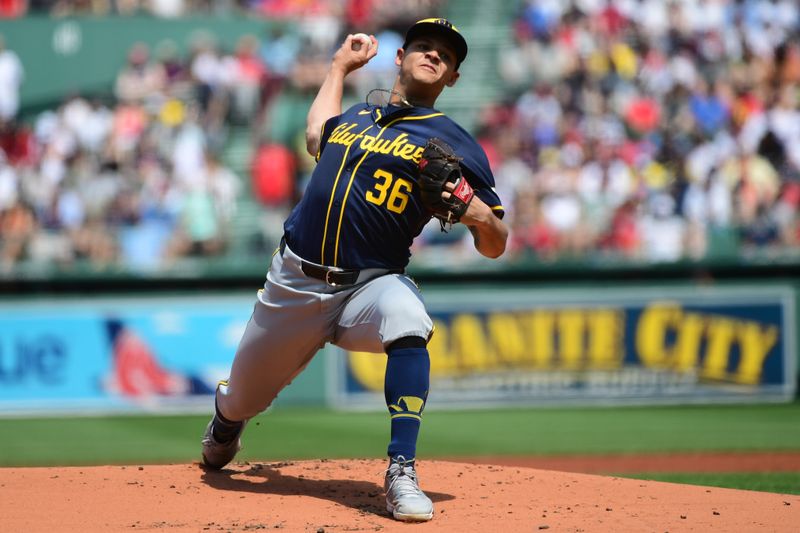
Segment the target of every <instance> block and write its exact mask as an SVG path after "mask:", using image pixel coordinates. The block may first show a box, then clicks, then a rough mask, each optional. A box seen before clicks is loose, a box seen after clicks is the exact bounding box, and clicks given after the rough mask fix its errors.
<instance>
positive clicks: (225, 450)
mask: <svg viewBox="0 0 800 533" xmlns="http://www.w3.org/2000/svg"><path fill="white" fill-rule="evenodd" d="M246 425H247V422H246V421H245V422H243V423H242V427H241V428H239V432H238V433H237V434H236V436H235V437H234V438H233V439H232V440H231V441H230V442H218V441H217V439H215V438H214V432H213V428H214V419H213V418H212V419H211V421H210V422H209V423H208V425H207V426H206V432H205V433H204V434H203V465H205V466H207V467H208V468H213V469H214V470H219V469H221V468H222V467H223V466H225V465H226V464H228V463H230V462H231V461H233V458H234V457H236V454H237V453H238V452H239V450H241V449H242V440H241V438H240V437H241V435H242V431H244V427H245V426H246Z"/></svg>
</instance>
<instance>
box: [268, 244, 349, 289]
mask: <svg viewBox="0 0 800 533" xmlns="http://www.w3.org/2000/svg"><path fill="white" fill-rule="evenodd" d="M279 248H280V251H281V255H283V252H284V250H286V237H285V236H284V237H281V244H280V247H279ZM300 268H301V269H302V270H303V274H305V275H306V276H310V277H312V278H317V279H321V280H322V281H324V282H325V283H327V284H328V285H353V284H354V283H355V282H357V281H358V275H359V274H361V271H360V270H352V269H351V270H335V269H333V268H331V267H326V266H322V265H315V264H314V263H309V262H308V261H306V260H304V259H301V260H300Z"/></svg>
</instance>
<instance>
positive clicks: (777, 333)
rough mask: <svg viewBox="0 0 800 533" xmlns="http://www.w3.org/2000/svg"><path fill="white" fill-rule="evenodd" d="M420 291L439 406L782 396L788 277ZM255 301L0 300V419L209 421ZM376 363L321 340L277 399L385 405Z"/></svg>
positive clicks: (791, 360) (788, 361) (788, 348)
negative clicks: (184, 415)
mask: <svg viewBox="0 0 800 533" xmlns="http://www.w3.org/2000/svg"><path fill="white" fill-rule="evenodd" d="M469 287H470V290H469V291H464V290H463V287H446V286H439V285H434V286H426V287H425V289H424V297H425V299H426V302H427V304H428V307H429V310H430V313H431V315H432V317H433V319H434V323H435V325H436V329H435V334H434V335H433V337H432V339H431V344H430V348H431V353H432V365H431V381H432V383H431V397H430V399H431V400H434V399H435V401H436V403H437V406H439V407H448V406H452V407H477V406H481V407H482V406H498V407H499V406H509V405H514V406H520V405H524V406H530V405H551V404H577V405H596V404H602V403H628V404H629V403H637V404H649V403H704V402H752V401H790V400H791V399H793V398H794V397H795V394H796V384H797V367H796V361H797V313H796V301H797V291H796V288H795V287H794V286H792V285H789V284H780V283H776V284H768V283H763V284H750V285H744V284H731V285H725V286H714V287H702V286H694V285H688V284H683V285H672V286H664V287H660V288H659V287H655V286H653V287H648V288H626V287H623V286H617V287H614V286H605V287H593V288H552V289H540V288H535V287H533V286H530V285H515V286H513V287H505V288H504V287H498V286H490V285H470V286H469ZM254 301H255V300H254V294H252V293H246V292H240V293H237V294H234V295H213V294H212V295H206V296H196V295H173V296H163V295H159V294H155V293H151V294H146V295H143V296H139V297H135V298H134V297H131V296H126V297H121V298H112V297H97V298H85V297H84V298H76V297H58V298H42V299H39V300H31V299H30V298H27V299H25V300H22V299H17V300H15V299H6V300H4V301H3V302H2V303H1V304H0V415H15V414H31V413H44V414H50V413H54V412H71V413H82V412H83V413H85V412H93V413H94V412H153V411H157V412H196V411H201V412H206V411H210V409H211V406H212V405H213V402H212V401H211V393H212V391H213V389H214V387H215V384H216V382H217V381H218V380H220V379H224V378H225V377H226V376H227V371H228V369H229V366H230V362H231V360H232V358H233V354H234V353H235V348H236V345H237V343H238V340H239V338H240V336H241V333H242V331H243V330H244V326H245V324H246V321H247V319H248V318H249V315H250V312H251V310H252V306H253V303H254ZM384 368H385V358H384V357H382V356H380V355H375V354H363V353H345V352H343V351H342V350H340V349H338V348H336V347H332V346H329V347H327V348H326V349H325V350H323V352H322V353H321V354H319V355H318V356H317V358H316V359H315V360H314V361H313V362H312V364H311V365H310V366H309V368H308V369H307V370H306V371H305V372H304V373H303V374H302V375H301V376H300V377H299V378H298V379H297V380H296V381H295V383H294V384H293V385H291V386H290V387H289V388H288V389H287V390H286V391H284V393H283V394H282V395H281V396H280V397H279V399H278V403H284V404H293V405H298V404H306V405H323V404H328V405H331V406H335V407H338V408H342V409H383V408H384V407H383V395H382V386H383V371H384Z"/></svg>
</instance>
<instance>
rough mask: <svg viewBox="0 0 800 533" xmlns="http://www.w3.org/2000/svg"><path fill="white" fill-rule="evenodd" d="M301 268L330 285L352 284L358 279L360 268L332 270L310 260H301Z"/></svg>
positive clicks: (307, 274) (306, 273)
mask: <svg viewBox="0 0 800 533" xmlns="http://www.w3.org/2000/svg"><path fill="white" fill-rule="evenodd" d="M300 268H302V269H303V272H304V273H305V275H306V276H311V277H312V278H317V279H321V280H322V281H324V282H325V283H327V284H328V285H352V284H354V283H355V282H356V281H358V275H359V274H360V273H361V271H360V270H332V269H331V268H329V267H324V266H321V265H315V264H314V263H309V262H308V261H303V260H302V259H301V260H300Z"/></svg>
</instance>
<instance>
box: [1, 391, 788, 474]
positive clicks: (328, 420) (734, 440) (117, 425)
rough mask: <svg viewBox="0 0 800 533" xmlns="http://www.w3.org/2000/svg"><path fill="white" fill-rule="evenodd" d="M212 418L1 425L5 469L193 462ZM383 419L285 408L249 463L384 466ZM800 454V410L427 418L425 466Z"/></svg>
mask: <svg viewBox="0 0 800 533" xmlns="http://www.w3.org/2000/svg"><path fill="white" fill-rule="evenodd" d="M207 421H208V418H207V417H205V416H118V417H97V418H59V419H45V418H33V419H13V418H12V419H0V436H2V437H0V466H35V465H90V464H136V463H170V462H186V461H191V460H195V459H197V457H198V455H199V440H200V436H201V434H202V432H203V430H204V428H205V424H206V422H207ZM388 438H389V423H388V416H387V415H385V414H383V413H341V412H333V411H326V410H319V409H295V408H292V409H290V408H276V409H273V410H272V411H270V412H269V413H267V414H264V415H261V416H259V417H257V418H256V419H254V420H253V421H252V422H251V424H250V426H248V429H247V432H246V434H245V439H244V443H245V449H244V450H243V452H242V453H241V455H240V456H239V457H240V458H241V459H243V460H280V459H303V458H315V457H316V458H318V457H327V458H341V457H382V456H383V455H384V453H385V452H384V451H385V447H386V443H387V442H388ZM719 450H722V451H745V450H754V451H755V450H798V451H800V403H793V404H780V405H735V406H734V405H730V406H681V407H625V408H623V407H617V408H610V407H604V408H558V409H556V408H552V409H504V410H479V411H457V412H456V411H436V410H433V409H431V410H429V411H426V413H425V417H424V423H423V426H422V431H421V434H420V445H419V450H418V452H419V455H420V456H421V457H454V456H475V455H557V454H606V453H639V452H692V451H719Z"/></svg>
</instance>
